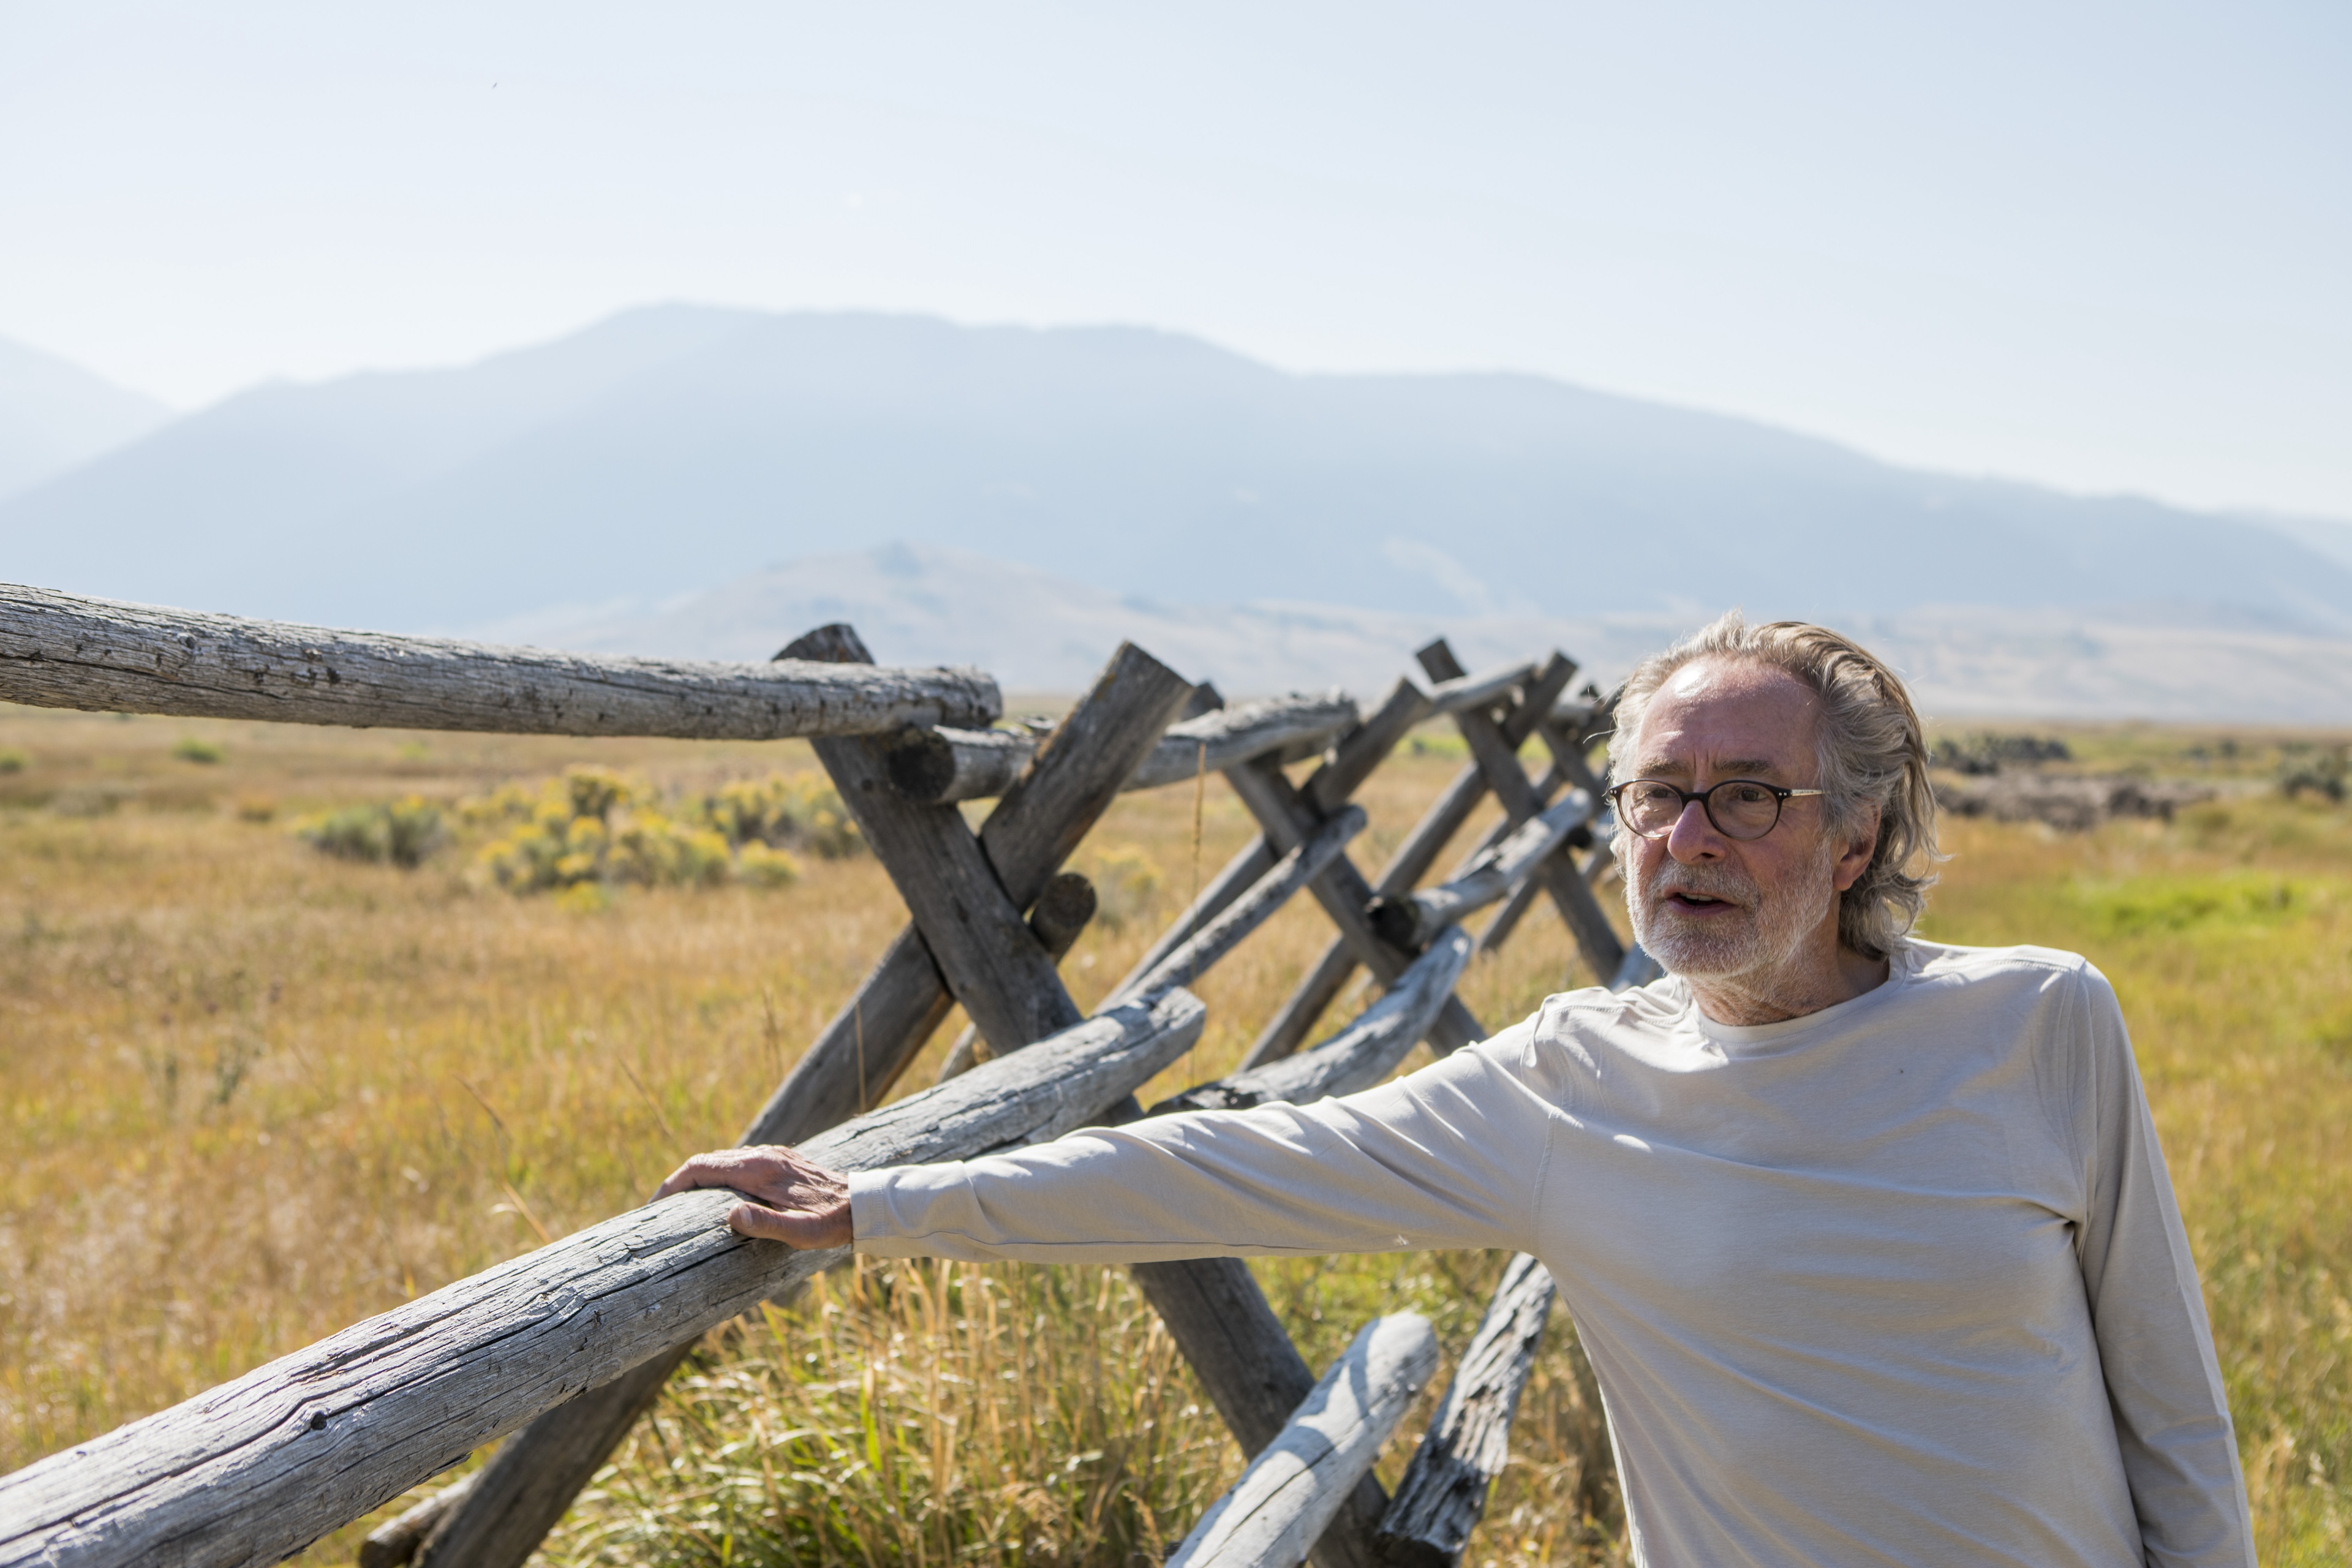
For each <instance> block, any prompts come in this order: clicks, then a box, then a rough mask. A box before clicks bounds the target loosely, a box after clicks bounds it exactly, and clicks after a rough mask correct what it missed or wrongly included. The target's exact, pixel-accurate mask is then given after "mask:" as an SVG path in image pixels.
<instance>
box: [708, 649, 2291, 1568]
mask: <svg viewBox="0 0 2352 1568" xmlns="http://www.w3.org/2000/svg"><path fill="white" fill-rule="evenodd" d="M1611 765H1612V773H1614V774H1615V775H1616V776H1617V777H1618V778H1619V779H1622V780H1623V781H1625V782H1622V783H1620V784H1616V785H1615V786H1614V787H1613V788H1612V790H1611V792H1610V793H1611V795H1612V798H1613V800H1614V803H1615V805H1616V809H1617V816H1618V821H1619V824H1620V826H1621V828H1622V831H1621V832H1620V833H1619V834H1618V836H1617V838H1616V846H1617V854H1618V856H1619V858H1620V863H1621V866H1622V869H1623V871H1624V882H1625V889H1626V897H1627V903H1628V906H1629V908H1630V909H1631V911H1632V915H1633V929H1634V932H1635V934H1636V935H1637V936H1638V937H1639V938H1640V940H1641V942H1642V944H1643V947H1644V948H1646V949H1647V950H1648V951H1649V952H1650V953H1651V954H1652V955H1653V956H1654V957H1655V958H1656V959H1657V960H1658V962H1659V963H1661V964H1663V965H1664V968H1665V970H1666V975H1665V977H1664V979H1662V980H1660V981H1658V982H1657V983H1656V984H1652V985H1649V986H1647V987H1645V988H1643V989H1642V990H1638V991H1631V992H1626V993H1622V994H1612V993H1609V992H1607V991H1601V990H1591V991H1578V992H1570V993H1568V994H1564V995H1559V996H1553V997H1550V998H1548V999H1547V1000H1546V1001H1545V1003H1544V1005H1543V1006H1542V1007H1541V1008H1540V1009H1539V1010H1538V1012H1537V1013H1536V1015H1535V1016H1533V1017H1532V1018H1529V1019H1528V1020H1527V1021H1526V1022H1524V1023H1521V1024H1519V1025H1518V1026H1516V1027H1514V1028H1510V1029H1507V1030H1506V1031H1504V1032H1503V1033H1502V1034H1500V1035H1497V1036H1496V1037H1494V1038H1493V1039H1491V1040H1488V1041H1486V1042H1485V1043H1484V1044H1482V1045H1478V1046H1475V1047H1470V1048H1468V1049H1465V1050H1462V1051H1459V1052H1456V1053H1455V1054H1454V1055H1453V1056H1451V1057H1448V1058H1445V1059H1444V1060H1442V1061H1439V1062H1437V1063H1436V1064H1434V1065H1433V1066H1431V1067H1428V1068H1423V1069H1422V1070H1421V1071H1419V1072H1416V1073H1413V1074H1412V1075H1410V1076H1408V1077H1406V1078H1402V1079H1397V1080H1396V1081H1394V1082H1391V1083H1389V1084H1386V1085H1384V1086H1382V1087H1381V1088H1379V1089H1371V1090H1369V1091H1367V1092H1365V1093H1362V1094H1357V1095H1351V1096H1349V1097H1347V1098H1344V1099H1340V1100H1327V1101H1325V1102H1323V1103H1320V1104H1317V1105H1308V1106H1299V1107H1292V1106H1286V1105H1275V1106H1265V1107H1260V1108H1257V1109H1255V1110H1245V1111H1223V1112H1205V1113H1195V1114H1190V1115H1182V1116H1171V1117H1168V1118H1165V1119H1161V1120H1157V1121H1143V1122H1139V1123H1136V1124H1134V1125H1132V1126H1129V1127H1125V1128H1119V1129H1116V1130H1108V1129H1106V1130H1099V1131H1086V1132H1081V1133H1076V1134H1073V1135H1072V1136H1070V1137H1067V1138H1064V1139H1062V1140H1060V1141H1059V1142H1053V1143H1048V1144H1044V1145H1040V1146H1038V1147H1035V1148H1031V1149H1025V1150H1022V1151H1019V1152H1013V1153H1007V1154H999V1155H992V1156H989V1157H987V1158H983V1159H978V1160H971V1161H968V1162H965V1163H961V1164H944V1165H931V1166H919V1167H907V1168H902V1169H897V1170H887V1171H878V1172H871V1173H861V1174H858V1175H856V1176H853V1177H850V1178H849V1179H848V1180H846V1181H844V1180H842V1179H841V1178H840V1177H838V1176H835V1175H834V1174H832V1173H828V1172H825V1171H823V1170H820V1169H817V1168H815V1167H814V1166H811V1165H809V1164H807V1163H804V1162H802V1161H800V1160H798V1159H797V1158H796V1157H795V1156H793V1153H792V1152H790V1151H789V1150H782V1149H765V1150H735V1151H730V1152H722V1153H717V1154H706V1155H702V1156H699V1157H698V1158H696V1159H694V1160H692V1161H689V1162H688V1163H687V1164H686V1165H685V1166H684V1167H683V1168H682V1169H680V1170H679V1171H678V1173H677V1174H676V1175H674V1176H672V1177H671V1178H670V1180H669V1182H668V1183H667V1184H666V1186H665V1188H664V1191H665V1192H668V1191H675V1190H677V1189H678V1188H682V1187H687V1186H698V1185H709V1186H731V1187H734V1188H736V1189H738V1190H739V1191H741V1192H743V1193H745V1194H749V1195H750V1196H751V1198H752V1199H753V1200H755V1201H752V1202H748V1203H745V1204H743V1205H739V1206H738V1207H737V1208H736V1209H735V1210H734V1211H733V1213H732V1215H731V1216H730V1223H731V1224H732V1225H733V1226H735V1228H737V1229H738V1230H740V1231H742V1232H743V1233H745V1234H746V1235H751V1236H761V1237H773V1238H775V1239H778V1240H782V1241H785V1242H789V1243H791V1244H792V1245H793V1246H798V1247H820V1246H839V1245H842V1244H844V1243H847V1242H852V1241H854V1242H855V1244H856V1247H857V1248H858V1250H860V1251H862V1252H868V1253H873V1254H877V1255H879V1256H883V1257H893V1258H902V1257H945V1258H1026V1259H1032V1260H1037V1261H1045V1262H1077V1261H1087V1260H1099V1261H1112V1260H1132V1259H1147V1258H1196V1257H1203V1256H1211V1255H1216V1256H1233V1255H1250V1254H1292V1253H1328V1252H1375V1251H1386V1250H1391V1249H1397V1248H1406V1247H1502V1248H1511V1249H1517V1250H1523V1251H1527V1252H1531V1253H1533V1254H1535V1255H1536V1256H1537V1257H1538V1258H1541V1259H1542V1260H1543V1262H1544V1263H1545V1265H1546V1266H1547V1267H1548V1268H1549V1269H1550V1270H1551V1273H1552V1276H1553V1278H1554V1279H1556V1280H1557V1281H1558V1282H1559V1289H1560V1292H1561V1296H1562V1298H1563V1300H1565V1301H1566V1303H1567V1305H1568V1308H1569V1310H1570V1312H1571V1314H1572V1315H1573V1316H1574V1318H1575V1321H1576V1325H1577V1330H1578V1332H1579V1333H1580V1335H1581V1336H1582V1338H1583V1342H1584V1345H1585V1348H1586V1351H1587V1352H1588V1353H1589V1354H1590V1355H1591V1361H1592V1365H1593V1370H1594V1371H1595V1372H1596V1373H1598V1374H1599V1377H1600V1382H1601V1393H1602V1395H1603V1398H1604V1402H1605V1404H1606V1405H1607V1409H1608V1415H1609V1422H1610V1428H1611V1431H1612V1435H1613V1436H1614V1439H1615V1443H1616V1449H1617V1456H1618V1461H1619V1468H1620V1472H1621V1475H1622V1480H1623V1484H1624V1491H1625V1501H1626V1512H1627V1518H1628V1521H1629V1523H1630V1526H1631V1530H1632V1534H1633V1554H1634V1558H1635V1561H1637V1562H1641V1563H1652V1564H1656V1565H1659V1568H1665V1565H1668V1564H1673V1565H1676V1568H1729V1565H1732V1564H1771V1565H1773V1568H1812V1565H1818V1564H1846V1563H1854V1564H1861V1563H1912V1564H1941V1563H2013V1564H2018V1565H2019V1568H2061V1565H2066V1568H2073V1565H2077V1564H2079V1565H2082V1568H2092V1565H2097V1568H2117V1565H2121V1564H2126V1563H2155V1564H2165V1565H2171V1564H2189V1563H2197V1564H2221V1563H2229V1564H2240V1565H2242V1564H2251V1563H2252V1562H2253V1549H2252V1538H2251V1531H2250V1529H2249V1526H2248V1520H2247V1511H2246V1501H2245V1487H2244V1483H2243V1481H2242V1479H2241V1477H2240V1474H2239V1469H2238V1462H2237V1450H2236V1446H2235V1442H2234V1440H2233V1437H2232V1435H2231V1426H2230V1416H2229V1411H2228V1407H2227V1405H2226V1404H2225V1403H2224V1400H2223V1397H2222V1390H2221V1373H2220V1371H2219V1369H2218V1367H2217V1365H2216V1363H2215V1360H2214V1354H2213V1347H2212V1341H2211V1337H2210V1332H2209V1331H2208V1330H2207V1327H2206V1322H2205V1313H2204V1308H2203V1304H2202V1301H2201V1300H2200V1294H2199V1289H2198V1284H2197V1274H2196V1268H2195V1265H2194V1263H2193V1262H2192V1260H2191V1259H2190V1257H2189V1244H2188V1239H2187V1237H2186V1236H2185V1235H2184V1234H2183V1232H2182V1229H2181V1225H2180V1217H2179V1211H2178V1210H2177V1209H2176V1208H2175V1206H2174V1203H2173V1197H2172V1190H2171V1186H2170V1184H2169V1182H2168V1178H2167V1177H2166V1174H2165V1170H2164V1161H2163V1155H2162V1153H2161V1152H2160V1151H2159V1150H2158V1146H2157V1137H2156V1130H2155V1127H2154V1126H2153V1125H2152V1123H2151V1122H2150V1121H2149V1119H2148V1111H2147V1101H2146V1100H2145V1099H2144V1098H2143V1096H2142V1093H2141V1089H2140V1083H2139V1078H2138V1075H2137V1071H2136V1069H2135V1068H2134V1066H2133V1061H2132V1053H2131V1046H2130V1042H2129V1041H2128V1040H2127V1039H2126V1037H2125V1033H2124V1024H2123V1017H2122V1015H2121V1013H2120V1012H2119V1011H2118V1009H2117V1007H2116V998H2115V994H2114V993H2113V992H2112V991H2111V990H2110V989H2109V988H2108V986H2107V983H2106V982H2105V979H2103V978H2102V977H2101V976H2100V974H2099V973H2098V972H2097V971H2096V970H2095V969H2093V968H2092V967H2091V966H2090V965H2089V964H2088V963H2085V962H2084V960H2082V959H2080V958H2077V957H2075V956H2074V955H2072V954H2070V953H2064V952H2052V951H2049V950H2047V949H2042V948H2032V947H2019V948H1995V949H1986V948H1959V947H1947V946H1940V945H1937V944H1935V943H1930V942H1921V941H1918V940H1916V939H1915V938H1913V937H1911V936H1910V935H1908V934H1907V933H1908V931H1909V930H1910V928H1911V926H1912V924H1913V922H1914V921H1916V919H1917V917H1918V914H1919V912H1920V910H1921V908H1922V907H1923V905H1924V902H1925V896H1926V890H1927V883H1928V882H1929V881H1930V880H1931V878H1930V877H1929V876H1927V874H1926V873H1927V862H1929V861H1930V860H1932V859H1933V858H1935V818H1934V813H1935V802H1934V797H1933V795H1931V794H1930V793H1929V789H1928V784H1927V759H1926V753H1925V750H1924V748H1923V746H1922V743H1921V740H1920V733H1919V723H1918V719H1917V717H1916V714H1915V713H1914V711H1913V710H1912V706H1911V702H1910V699H1909V697H1908V695H1907V694H1906V692H1905V690H1904V689H1903V687H1902V684H1901V682H1900V681H1899V680H1897V679H1896V678H1895V675H1894V674H1893V673H1892V672H1891V671H1889V670H1888V669H1887V668H1885V666H1883V665H1882V664H1880V663H1879V662H1878V661H1877V660H1876V659H1874V658H1872V657H1871V656H1870V655H1869V654H1868V653H1866V652H1865V651H1864V650H1863V649H1862V648H1860V647H1856V646H1855V645H1853V643H1851V642H1849V641H1847V640H1846V639H1844V638H1843V637H1838V636H1837V635H1835V634H1834V633H1832V632H1829V631H1826V630H1823V629H1822V628H1821V627H1818V626H1802V625H1797V624H1793V623H1780V624H1777V625H1772V626H1754V627H1750V626H1746V625H1744V624H1743V623H1742V622H1741V620H1740V619H1739V617H1738V616H1737V615H1736V614H1735V615H1733V616H1726V617H1725V618H1724V619H1723V620H1721V621H1719V622H1717V624H1715V625H1714V626H1710V627H1708V628H1707V629H1706V630H1705V631H1703V632H1701V633H1699V634H1697V635H1696V637H1692V638H1690V639H1688V640H1686V641H1685V642H1683V643H1681V644H1678V645H1677V646H1676V647H1674V648H1673V649H1671V650H1670V651H1668V652H1667V653H1665V654H1663V655H1661V656H1659V657H1658V658H1653V659H1651V660H1650V661H1648V662H1647V663H1645V664H1643V666H1642V667H1641V668H1640V669H1638V670H1637V671H1636V672H1635V673H1634V675H1633V679H1631V680H1630V681H1629V682H1628V683H1627V686H1626V689H1625V694H1624V697H1623V700H1622V705H1621V707H1620V709H1619V731H1618V738H1617V742H1616V743H1615V744H1614V745H1613V746H1612V764H1611Z"/></svg>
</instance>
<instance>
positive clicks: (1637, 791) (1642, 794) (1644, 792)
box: [1625, 784, 1675, 805]
mask: <svg viewBox="0 0 2352 1568" xmlns="http://www.w3.org/2000/svg"><path fill="white" fill-rule="evenodd" d="M1625 793H1626V795H1628V796H1630V797H1631V798H1632V800H1633V804H1634V805H1664V804H1665V803H1666V802H1668V801H1670V800H1672V799H1674V798H1675V792H1674V791H1673V790H1670V789H1668V788H1667V787H1666V786H1665V785H1664V784H1635V785H1634V786H1633V788H1632V789H1629V790H1627V791H1626V792H1625Z"/></svg>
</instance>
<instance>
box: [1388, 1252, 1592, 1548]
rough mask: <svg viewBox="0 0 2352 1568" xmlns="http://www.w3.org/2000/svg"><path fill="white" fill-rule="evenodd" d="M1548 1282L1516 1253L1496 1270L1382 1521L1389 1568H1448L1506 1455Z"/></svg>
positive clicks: (1538, 1267)
mask: <svg viewBox="0 0 2352 1568" xmlns="http://www.w3.org/2000/svg"><path fill="white" fill-rule="evenodd" d="M1555 1294H1556V1292H1555V1291H1554V1290H1553V1289H1552V1279H1551V1276H1550V1275H1549V1273H1547V1272H1545V1270H1544V1266H1543V1265H1542V1264H1540V1263H1538V1262H1537V1261H1536V1260H1535V1259H1534V1258H1530V1257H1528V1255H1527V1254H1526V1253H1524V1252H1522V1253H1520V1254H1518V1255H1517V1257H1515V1258H1512V1259H1511V1261H1510V1263H1509V1264H1508V1266H1507V1267H1506V1268H1504V1270H1503V1280H1502V1283H1501V1285H1499V1286H1498V1287H1497V1288H1496V1291H1495V1295H1494V1299H1493V1300H1491V1301H1490V1302H1488V1303H1487V1307H1486V1316H1485V1317H1484V1318H1483V1319H1481V1320H1480V1321H1479V1323H1478V1331H1477V1332H1476V1333H1475V1334H1473V1335H1472V1336H1471V1338H1470V1345H1469V1348H1468V1349H1467V1350H1465V1351H1464V1352H1463V1353H1462V1360H1461V1362H1460V1363H1458V1364H1457V1365H1456V1366H1455V1368H1454V1381H1453V1382H1452V1383H1451V1384H1448V1385H1447V1387H1446V1390H1445V1396H1444V1398H1443V1399H1441V1400H1440V1401H1438V1405H1437V1412H1436V1414H1435V1415H1434V1416H1433V1417H1432V1418H1431V1420H1430V1424H1429V1430H1428V1432H1427V1433H1426V1435H1424V1436H1423V1438H1422V1440H1421V1447H1418V1448H1416V1449H1414V1450H1413V1455H1412V1462H1411V1463H1410V1464H1408V1465H1407V1466H1406V1467H1405V1472H1404V1475H1403V1476H1402V1478H1400V1479H1399V1480H1398V1482H1397V1489H1396V1496H1395V1497H1393V1498H1392V1499H1391V1500H1390V1501H1389V1508H1388V1512H1387V1513H1386V1514H1384V1515H1382V1516H1381V1523H1380V1528H1379V1530H1378V1531H1377V1532H1376V1533H1375V1537H1374V1540H1375V1542H1376V1544H1375V1551H1376V1552H1378V1553H1379V1556H1380V1560H1381V1562H1382V1563H1388V1564H1391V1568H1453V1565H1454V1563H1458V1562H1460V1561H1461V1559H1462V1549H1463V1547H1465V1545H1467V1544H1468V1543H1469V1541H1470V1532H1471V1531H1472V1530H1474V1529H1475V1528H1476V1527H1477V1524H1478V1520H1479V1516H1480V1515H1482V1514H1484V1513H1485V1512H1486V1498H1487V1495H1488V1493H1489V1492H1490V1491H1491V1490H1492V1489H1493V1488H1494V1484H1495V1478H1496V1476H1499V1475H1501V1474H1502V1473H1503V1467H1504V1465H1505V1464H1507V1462H1508V1461H1509V1459H1510V1457H1511V1420H1512V1417H1514V1416H1515V1415H1517V1414H1518V1409H1519V1395H1520V1394H1524V1393H1525V1392H1526V1391H1527V1386H1528V1377H1529V1376H1530V1375H1531V1374H1532V1373H1534V1371H1535V1365H1536V1352H1537V1351H1538V1349H1539V1348H1540V1347H1541V1345H1542V1343H1543V1332H1544V1324H1545V1323H1546V1321H1549V1318H1550V1316H1551V1303H1552V1298H1553V1296H1554V1295H1555Z"/></svg>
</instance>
